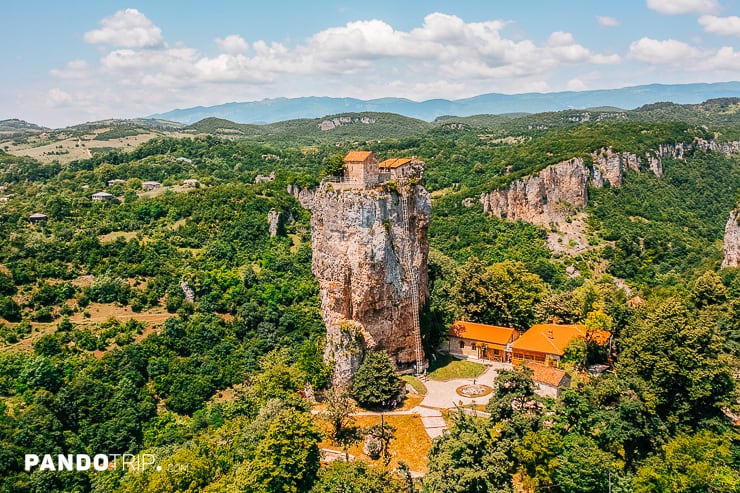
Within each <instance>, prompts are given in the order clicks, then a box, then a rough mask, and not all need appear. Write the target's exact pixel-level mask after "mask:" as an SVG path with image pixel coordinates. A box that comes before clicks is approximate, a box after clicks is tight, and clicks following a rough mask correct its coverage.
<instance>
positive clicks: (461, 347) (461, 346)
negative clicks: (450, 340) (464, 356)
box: [460, 341, 465, 349]
mask: <svg viewBox="0 0 740 493" xmlns="http://www.w3.org/2000/svg"><path fill="white" fill-rule="evenodd" d="M464 348H465V341H460V349H464Z"/></svg>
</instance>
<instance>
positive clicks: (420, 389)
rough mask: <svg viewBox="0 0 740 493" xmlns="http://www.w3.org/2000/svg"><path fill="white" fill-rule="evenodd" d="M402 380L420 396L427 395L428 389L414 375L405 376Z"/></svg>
mask: <svg viewBox="0 0 740 493" xmlns="http://www.w3.org/2000/svg"><path fill="white" fill-rule="evenodd" d="M401 379H402V380H403V381H404V382H406V383H407V384H409V385H411V387H413V389H414V390H415V391H416V393H417V394H419V395H427V387H426V385H424V382H422V381H421V380H419V379H418V378H416V377H415V376H413V375H403V376H402V377H401Z"/></svg>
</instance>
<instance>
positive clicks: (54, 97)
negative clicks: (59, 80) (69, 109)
mask: <svg viewBox="0 0 740 493" xmlns="http://www.w3.org/2000/svg"><path fill="white" fill-rule="evenodd" d="M46 102H47V104H48V105H49V106H51V107H61V106H67V105H69V104H70V103H71V102H72V96H70V95H69V93H67V92H65V91H63V90H61V89H59V88H57V87H55V88H53V89H50V90H49V92H48V93H47V94H46Z"/></svg>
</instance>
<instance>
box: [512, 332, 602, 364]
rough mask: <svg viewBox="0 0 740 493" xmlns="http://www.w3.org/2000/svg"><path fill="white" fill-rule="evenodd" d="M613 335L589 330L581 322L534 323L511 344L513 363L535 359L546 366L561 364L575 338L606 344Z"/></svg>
mask: <svg viewBox="0 0 740 493" xmlns="http://www.w3.org/2000/svg"><path fill="white" fill-rule="evenodd" d="M610 337H611V334H610V333H609V332H607V331H605V330H594V331H591V332H590V333H589V331H588V330H587V329H586V327H584V326H583V325H581V324H538V325H533V326H532V327H531V328H530V329H529V330H527V331H526V332H525V333H524V334H522V336H521V337H519V338H518V339H517V340H516V341H514V342H513V343H512V345H511V348H512V350H513V363H514V364H517V363H520V362H522V361H533V362H535V363H540V364H544V365H546V366H559V364H560V359H561V358H562V357H563V355H564V354H565V348H567V347H568V345H569V344H570V343H571V342H573V340H575V339H579V338H580V339H584V340H586V339H587V338H588V340H589V341H593V342H595V343H596V344H599V345H604V344H606V342H607V341H608V340H609V338H610Z"/></svg>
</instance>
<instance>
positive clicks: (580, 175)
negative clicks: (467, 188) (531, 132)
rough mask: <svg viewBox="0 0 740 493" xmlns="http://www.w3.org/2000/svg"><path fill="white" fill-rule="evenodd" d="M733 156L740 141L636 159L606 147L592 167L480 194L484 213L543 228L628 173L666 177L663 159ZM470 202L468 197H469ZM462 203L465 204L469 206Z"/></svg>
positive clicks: (671, 148) (580, 165)
mask: <svg viewBox="0 0 740 493" xmlns="http://www.w3.org/2000/svg"><path fill="white" fill-rule="evenodd" d="M697 149H698V150H702V151H711V152H721V153H724V154H731V153H734V152H740V142H725V143H717V142H715V141H713V140H711V141H708V140H704V139H695V140H694V142H693V143H689V144H684V143H677V144H664V145H660V146H658V148H657V149H655V150H653V151H650V152H647V153H645V155H644V156H642V157H641V156H638V155H636V154H633V153H630V152H614V150H613V149H611V148H604V149H601V150H599V151H597V152H594V153H592V154H591V158H592V162H593V165H592V166H591V167H590V168H589V167H587V166H586V165H585V164H584V162H583V160H582V159H579V158H574V159H571V160H569V161H565V162H562V163H558V164H554V165H551V166H548V167H547V168H545V169H543V170H542V171H540V172H539V173H537V174H536V175H532V176H526V177H524V178H522V179H521V180H517V181H515V182H513V183H511V184H510V185H509V186H508V187H506V188H504V189H500V190H492V191H490V192H485V193H483V194H481V196H480V201H481V203H482V204H483V210H484V211H485V212H486V213H488V214H492V215H494V216H497V217H501V218H507V219H511V220H517V219H521V220H524V221H529V222H532V223H535V224H540V225H550V224H553V223H554V224H558V223H561V222H562V221H563V220H565V219H566V218H568V217H570V216H571V214H573V213H574V212H576V211H578V210H580V209H582V208H583V207H585V206H586V204H587V202H588V187H589V186H593V187H596V188H601V187H603V186H604V185H605V183H609V185H610V186H614V187H620V186H622V181H623V179H624V175H625V173H626V171H627V170H630V169H631V170H634V171H636V172H643V171H649V172H651V173H653V174H654V175H655V176H657V177H658V178H660V177H662V176H663V159H664V158H672V159H684V157H686V156H687V155H690V154H691V153H692V152H694V151H695V150H697ZM465 200H468V199H465ZM465 200H464V201H463V202H464V204H463V205H469V204H470V202H469V200H468V202H467V203H466V202H465Z"/></svg>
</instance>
